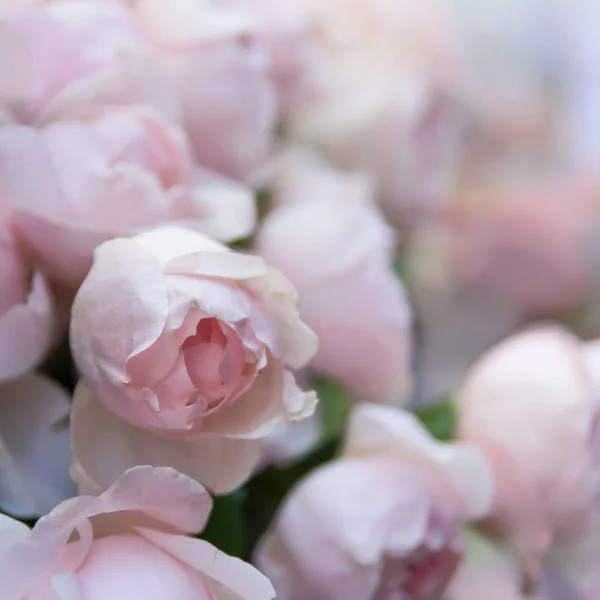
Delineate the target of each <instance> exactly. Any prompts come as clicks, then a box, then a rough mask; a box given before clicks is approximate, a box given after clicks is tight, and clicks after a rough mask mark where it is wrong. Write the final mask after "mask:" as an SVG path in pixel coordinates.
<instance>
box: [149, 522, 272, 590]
mask: <svg viewBox="0 0 600 600" xmlns="http://www.w3.org/2000/svg"><path fill="white" fill-rule="evenodd" d="M137 531H138V533H139V534H140V535H142V536H143V537H145V538H146V539H147V540H149V541H151V542H152V543H154V544H156V545H157V546H158V547H159V548H162V549H163V550H166V551H167V552H168V553H169V554H171V555H173V556H175V557H177V558H178V559H179V560H181V561H182V562H183V563H185V564H187V565H190V566H191V567H193V568H194V569H197V570H198V571H200V572H201V573H202V574H203V575H205V576H206V577H207V578H210V580H211V587H212V588H213V589H214V590H215V592H216V595H217V598H219V600H221V598H222V600H226V599H229V598H231V600H237V599H238V598H239V599H240V600H243V599H247V600H271V599H272V598H275V590H274V589H273V586H272V585H271V583H270V582H269V580H268V579H267V578H266V577H265V576H264V575H262V574H261V573H260V572H259V571H258V570H257V569H255V568H254V567H252V566H251V565H249V564H248V563H245V562H244V561H242V560H240V559H239V558H234V557H232V556H228V555H227V554H225V553H223V552H221V551H220V550H217V548H215V547H214V546H213V545H212V544H209V543H208V542H205V541H204V540H195V539H192V538H188V537H183V536H174V535H167V534H165V533H162V532H160V531H156V530H150V529H142V528H139V529H138V530H137ZM222 594H223V595H222Z"/></svg>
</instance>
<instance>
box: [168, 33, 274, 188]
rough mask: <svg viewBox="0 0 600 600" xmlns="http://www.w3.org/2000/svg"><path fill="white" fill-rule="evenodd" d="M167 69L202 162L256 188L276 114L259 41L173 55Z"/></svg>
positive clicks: (196, 151) (221, 43)
mask: <svg viewBox="0 0 600 600" xmlns="http://www.w3.org/2000/svg"><path fill="white" fill-rule="evenodd" d="M169 66H170V68H171V69H172V72H173V75H174V79H175V86H176V89H177V91H178V94H179V97H180V99H181V103H182V106H183V124H184V127H185V129H186V131H187V132H188V135H189V137H190V141H191V144H192V147H193V150H194V153H195V156H196V159H197V160H198V162H199V163H200V164H202V165H204V166H206V167H207V168H209V169H211V170H214V171H216V172H218V173H220V174H222V175H225V176H227V177H232V178H233V179H237V180H240V181H245V182H254V181H255V180H256V179H257V178H259V177H260V174H261V170H262V169H263V168H264V165H265V163H266V160H267V158H268V155H269V152H270V146H271V142H272V137H273V135H274V129H275V120H276V113H277V111H276V108H277V105H276V102H277V99H276V95H275V90H274V88H273V85H272V83H271V81H270V80H269V77H268V73H267V69H268V60H267V53H266V49H265V48H263V47H262V46H261V45H260V44H258V43H257V41H256V40H255V38H250V40H249V42H248V43H240V42H238V41H237V40H232V41H225V42H217V43H213V44H211V43H208V44H204V45H202V46H201V47H199V48H192V49H191V50H190V51H188V52H182V53H178V54H176V55H174V56H173V57H171V59H170V63H169ZM190 81H210V82H211V84H210V85H202V86H200V85H190V84H189V82H190Z"/></svg>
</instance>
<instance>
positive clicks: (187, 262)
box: [71, 228, 317, 492]
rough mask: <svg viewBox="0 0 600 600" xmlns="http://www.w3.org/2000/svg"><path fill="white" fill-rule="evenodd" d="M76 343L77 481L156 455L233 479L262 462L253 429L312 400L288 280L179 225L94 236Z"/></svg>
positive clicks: (306, 408)
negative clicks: (298, 374) (301, 372)
mask: <svg viewBox="0 0 600 600" xmlns="http://www.w3.org/2000/svg"><path fill="white" fill-rule="evenodd" d="M71 347H72V350H73V356H74V359H75V362H76V364H77V366H78V368H79V371H80V373H81V376H82V384H81V385H80V386H79V391H78V392H77V393H76V394H75V401H74V410H73V418H72V423H73V437H74V441H73V450H74V461H75V478H76V480H77V481H78V483H80V485H88V483H86V482H95V483H96V484H97V485H99V486H100V487H106V485H108V484H109V483H110V482H111V481H112V479H114V477H115V476H116V475H117V474H118V473H119V472H121V471H123V470H124V469H125V468H127V467H129V466H132V465H135V464H139V463H143V462H148V463H151V464H157V465H159V464H165V465H168V466H175V467H177V468H178V470H180V471H182V472H185V473H187V474H190V475H192V476H194V477H196V478H197V479H198V480H199V481H201V482H202V483H204V484H206V485H207V486H208V487H210V488H211V489H213V490H216V491H219V492H222V491H229V490H231V489H233V488H234V487H236V486H237V485H239V484H240V483H241V481H242V480H243V479H244V478H245V477H247V476H248V474H249V473H250V470H251V469H252V467H253V466H254V465H255V463H256V462H257V460H258V453H259V451H260V440H259V439H258V438H261V437H264V436H265V435H266V434H267V433H268V432H269V431H271V430H272V429H273V428H274V427H275V425H277V424H278V423H280V422H282V421H285V420H299V419H302V418H304V417H306V416H309V415H310V414H311V413H312V411H313V410H314V406H315V403H316V396H315V394H314V392H302V391H300V390H299V389H298V388H297V386H296V384H295V381H294V377H293V375H292V374H291V372H290V371H288V370H287V369H286V365H289V366H290V367H292V368H298V367H301V366H303V365H304V364H305V363H306V362H307V361H308V360H309V359H310V358H311V356H312V355H313V354H314V352H315V351H316V347H317V340H316V336H315V335H314V333H313V332H312V331H311V330H310V329H308V327H307V326H306V325H305V324H304V323H303V322H302V321H301V320H300V318H299V315H298V311H297V308H296V293H295V291H294V288H293V287H292V286H291V284H290V283H289V282H288V281H287V280H286V279H285V278H284V277H283V276H282V275H281V273H280V272H279V271H277V270H276V269H273V268H272V267H270V266H268V265H267V264H266V263H265V262H264V261H263V260H262V258H259V257H256V256H248V255H243V254H238V253H236V252H232V251H230V250H229V249H228V248H226V247H225V246H222V245H221V244H219V243H217V242H214V241H212V240H210V239H209V238H207V237H205V236H203V235H202V234H199V233H195V232H192V231H188V230H184V229H178V228H162V229H157V230H154V231H150V232H148V233H145V234H141V235H138V236H136V237H135V238H133V239H115V240H112V241H110V242H106V243H105V244H103V245H101V246H100V247H99V248H97V250H96V253H95V260H94V265H93V266H92V269H91V271H90V273H89V275H88V277H87V278H86V280H85V281H84V283H83V284H82V286H81V288H80V289H79V292H78V294H77V296H76V298H75V302H74V304H73V311H72V319H71ZM87 388H89V391H88V390H87ZM93 396H95V398H94V397H93ZM106 436H109V437H110V438H111V440H112V442H111V444H110V447H106V445H105V440H106V439H107V438H106ZM111 478H112V479H111ZM86 489H87V488H86Z"/></svg>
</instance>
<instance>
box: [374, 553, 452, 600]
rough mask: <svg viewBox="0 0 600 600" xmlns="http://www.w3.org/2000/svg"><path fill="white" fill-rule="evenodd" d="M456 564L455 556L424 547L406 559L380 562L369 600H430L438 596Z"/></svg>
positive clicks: (390, 559) (391, 559) (388, 558)
mask: <svg viewBox="0 0 600 600" xmlns="http://www.w3.org/2000/svg"><path fill="white" fill-rule="evenodd" d="M456 563H457V556H456V553H455V552H453V551H452V550H450V549H447V548H442V549H441V550H439V551H433V550H431V549H430V548H427V547H425V546H422V547H420V548H419V549H417V550H415V551H414V552H413V553H412V554H411V555H410V556H408V557H394V556H387V557H385V558H384V561H383V567H382V571H381V576H380V584H379V587H378V588H377V591H376V592H375V596H374V597H373V600H408V599H410V600H433V599H435V598H438V597H439V595H440V594H441V593H442V591H443V589H444V587H445V584H446V583H447V582H448V580H449V578H450V577H451V575H452V572H453V571H454V568H455V566H456Z"/></svg>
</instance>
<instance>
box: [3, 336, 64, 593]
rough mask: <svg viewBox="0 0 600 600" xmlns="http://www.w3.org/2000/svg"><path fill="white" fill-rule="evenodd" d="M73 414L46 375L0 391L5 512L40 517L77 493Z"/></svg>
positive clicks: (18, 381) (16, 382)
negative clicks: (71, 442)
mask: <svg viewBox="0 0 600 600" xmlns="http://www.w3.org/2000/svg"><path fill="white" fill-rule="evenodd" d="M13 342H14V340H13ZM70 408H71V403H70V398H69V395H68V394H67V392H66V391H65V390H63V389H62V388H61V387H60V386H59V385H57V384H56V383H55V382H53V381H52V380H50V379H48V378H46V377H44V376H42V375H37V374H29V375H25V376H24V377H22V378H21V379H16V380H14V381H11V382H9V383H4V384H2V385H0V507H1V508H2V510H4V511H7V512H9V513H10V514H13V515H17V516H22V517H34V516H39V515H43V514H45V513H46V512H48V511H49V510H50V509H51V508H52V507H54V506H55V505H56V504H57V503H58V502H61V501H62V500H64V499H66V498H68V497H69V496H71V495H72V494H73V493H74V491H75V488H74V486H73V483H72V481H71V479H70V477H69V459H70V447H69V433H68V429H67V424H66V419H67V417H68V415H69V410H70ZM0 528H1V527H0ZM0 589H1V585H0ZM0 597H1V594H0Z"/></svg>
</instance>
